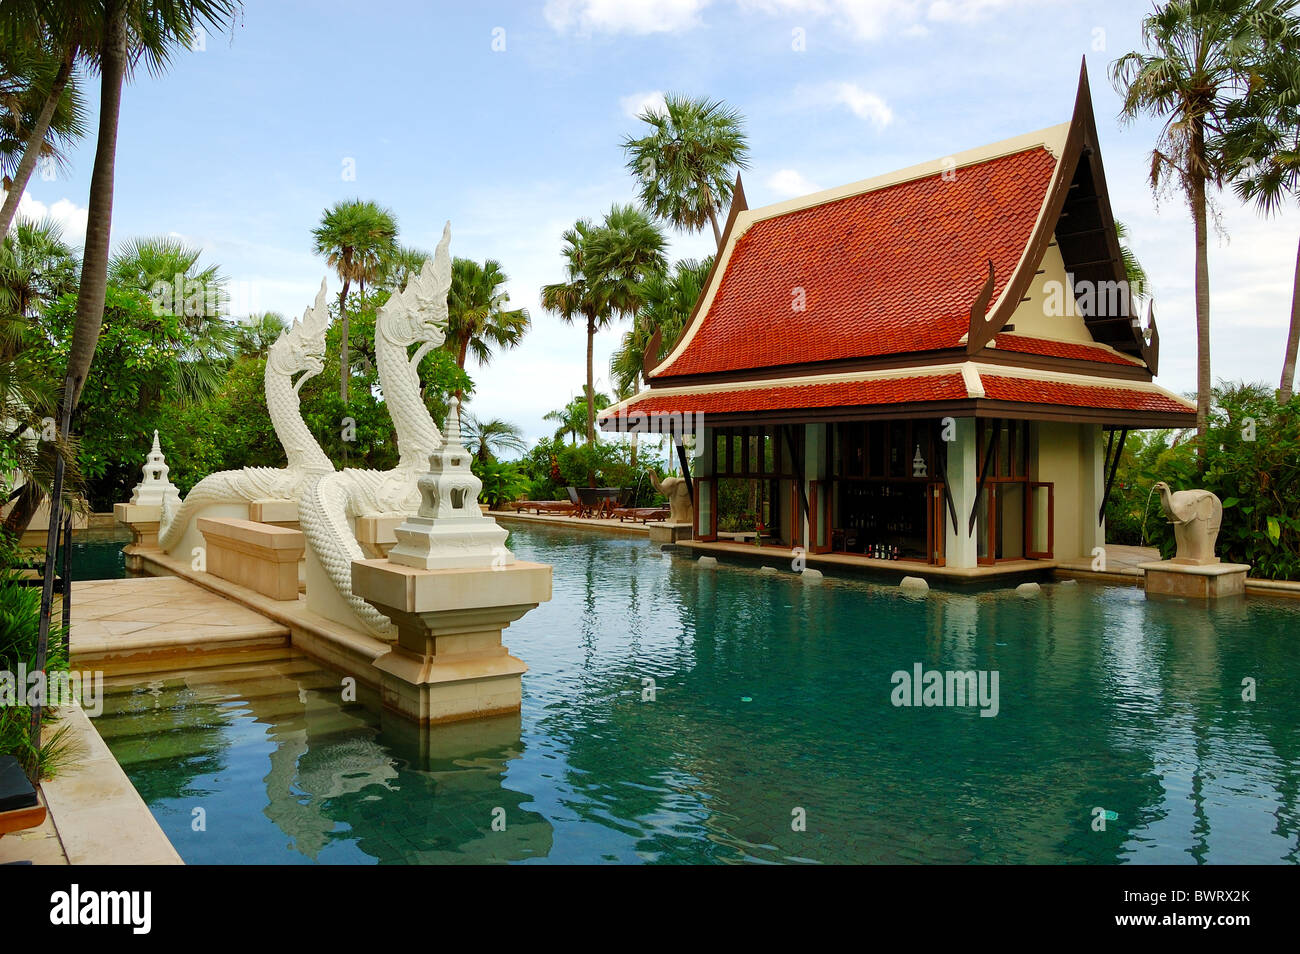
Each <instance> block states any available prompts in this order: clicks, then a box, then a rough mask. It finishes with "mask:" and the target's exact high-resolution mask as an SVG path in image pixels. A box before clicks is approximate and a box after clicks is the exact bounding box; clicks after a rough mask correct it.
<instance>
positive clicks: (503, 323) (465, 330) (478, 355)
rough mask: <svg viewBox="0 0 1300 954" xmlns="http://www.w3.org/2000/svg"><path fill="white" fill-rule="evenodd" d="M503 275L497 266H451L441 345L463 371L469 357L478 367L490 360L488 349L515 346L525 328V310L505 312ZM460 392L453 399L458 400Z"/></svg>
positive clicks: (460, 261)
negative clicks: (444, 337) (443, 339)
mask: <svg viewBox="0 0 1300 954" xmlns="http://www.w3.org/2000/svg"><path fill="white" fill-rule="evenodd" d="M505 284H506V273H505V272H503V271H502V270H501V264H500V263H499V262H496V261H493V260H492V259H490V258H489V259H488V260H487V261H486V262H484V263H483V264H482V265H480V264H479V263H478V262H475V261H473V260H472V259H468V258H457V259H454V260H453V261H452V263H451V289H450V290H449V291H448V293H447V340H446V341H445V342H444V343H443V347H444V348H446V349H447V350H448V351H449V352H451V354H452V355H454V356H455V358H456V366H457V367H458V368H460V369H461V370H462V371H464V370H465V359H466V358H467V357H468V356H469V355H471V354H472V355H473V356H474V360H475V361H477V362H478V363H479V364H480V365H485V364H487V363H488V362H489V361H491V360H492V349H493V348H494V347H495V348H500V349H502V350H506V349H509V348H514V347H516V346H518V344H519V342H520V341H522V340H523V337H524V335H525V334H526V333H527V331H528V328H529V323H530V319H529V317H528V309H526V308H506V305H507V304H509V302H510V296H509V294H507V293H506V289H505ZM460 396H461V395H460V391H457V392H456V397H458V398H459V397H460Z"/></svg>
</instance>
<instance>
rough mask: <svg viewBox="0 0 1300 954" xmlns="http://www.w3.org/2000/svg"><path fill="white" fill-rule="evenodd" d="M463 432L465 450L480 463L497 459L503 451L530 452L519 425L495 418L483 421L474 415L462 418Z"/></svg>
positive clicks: (466, 415)
mask: <svg viewBox="0 0 1300 954" xmlns="http://www.w3.org/2000/svg"><path fill="white" fill-rule="evenodd" d="M460 421H461V432H462V433H463V434H464V435H465V449H466V450H468V451H469V452H470V453H471V454H473V455H474V456H475V457H477V458H478V461H479V463H481V464H486V463H488V462H489V461H494V460H496V459H497V454H499V453H502V452H503V451H508V450H512V451H518V452H520V453H523V452H524V451H526V450H528V443H527V442H526V441H525V440H524V432H523V430H521V429H520V427H519V425H517V424H511V423H510V422H509V421H503V420H501V419H500V418H499V417H494V418H492V419H491V420H490V421H482V420H479V419H478V418H477V417H475V416H474V415H473V414H468V413H467V414H465V415H463V416H462V417H461V419H460Z"/></svg>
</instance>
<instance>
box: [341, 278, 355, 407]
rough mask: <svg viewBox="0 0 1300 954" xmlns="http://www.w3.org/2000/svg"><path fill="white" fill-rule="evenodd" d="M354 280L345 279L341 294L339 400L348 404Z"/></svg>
mask: <svg viewBox="0 0 1300 954" xmlns="http://www.w3.org/2000/svg"><path fill="white" fill-rule="evenodd" d="M351 285H352V279H350V278H344V279H343V291H341V292H339V321H341V322H342V324H341V325H340V326H339V331H340V334H341V337H342V341H341V342H340V344H339V398H340V400H342V401H343V403H344V404H347V403H348V377H349V375H348V289H349V288H350V287H351Z"/></svg>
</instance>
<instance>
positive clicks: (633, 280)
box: [542, 204, 664, 443]
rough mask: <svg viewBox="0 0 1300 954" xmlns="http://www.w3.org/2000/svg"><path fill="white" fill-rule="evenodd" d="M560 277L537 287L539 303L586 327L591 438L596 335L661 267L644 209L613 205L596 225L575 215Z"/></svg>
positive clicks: (636, 300) (591, 435) (589, 431)
mask: <svg viewBox="0 0 1300 954" xmlns="http://www.w3.org/2000/svg"><path fill="white" fill-rule="evenodd" d="M563 237H564V243H565V245H564V249H563V250H562V252H561V255H562V256H563V258H564V260H565V278H566V280H565V281H563V282H557V283H554V284H550V285H545V286H543V287H542V307H543V308H545V309H546V310H547V311H550V312H553V313H555V314H557V315H559V316H560V318H562V319H563V320H564V321H566V322H569V323H573V322H575V321H576V320H578V319H582V320H583V321H584V323H585V324H586V330H587V384H586V389H585V394H586V395H588V401H587V427H586V429H585V434H586V436H587V442H588V443H591V442H594V441H595V439H596V410H597V408H596V406H595V404H594V400H593V399H594V395H595V393H596V382H595V368H594V361H595V341H596V332H597V331H599V330H600V329H601V328H604V327H607V326H608V325H609V323H610V322H611V321H612V320H613V318H614V315H615V314H623V315H632V314H634V313H635V311H636V309H637V307H638V306H639V305H640V302H641V298H640V291H639V289H640V284H641V282H642V281H644V280H645V278H646V277H647V276H649V275H650V274H651V273H653V272H654V271H656V270H660V269H662V268H663V267H664V252H663V249H664V237H663V234H662V233H661V232H660V231H659V230H658V229H657V228H656V227H655V225H654V223H653V222H651V221H650V219H649V218H648V217H647V216H646V215H645V213H644V212H642V211H640V210H639V209H636V208H635V207H633V206H627V205H618V204H615V205H614V206H612V207H611V208H610V210H609V212H608V214H606V216H605V220H604V222H603V223H602V224H601V225H600V226H592V224H591V223H590V222H589V221H588V220H586V219H579V220H578V221H577V222H576V223H575V224H574V226H573V228H571V229H569V230H567V231H566V232H565V233H564V236H563Z"/></svg>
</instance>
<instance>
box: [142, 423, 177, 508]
mask: <svg viewBox="0 0 1300 954" xmlns="http://www.w3.org/2000/svg"><path fill="white" fill-rule="evenodd" d="M170 469H171V468H169V467H168V466H167V461H166V459H165V458H164V457H163V452H162V448H161V447H159V446H158V432H157V431H154V432H153V447H152V449H150V451H149V456H148V457H146V458H145V461H144V466H143V467H142V468H140V470H141V473H142V474H143V475H144V476H143V478H142V479H141V481H140V483H138V484H136V485H135V488H134V489H133V490H132V491H131V503H133V504H136V505H138V506H141V507H161V506H163V505H164V501H166V500H169V499H170V501H171V506H173V507H177V506H180V502H181V494H180V491H179V490H177V489H176V485H175V484H173V483H172V482H171V481H170V480H168V479H167V472H168V471H169V470H170Z"/></svg>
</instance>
